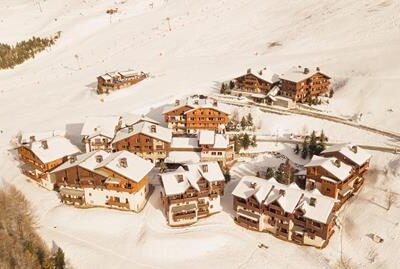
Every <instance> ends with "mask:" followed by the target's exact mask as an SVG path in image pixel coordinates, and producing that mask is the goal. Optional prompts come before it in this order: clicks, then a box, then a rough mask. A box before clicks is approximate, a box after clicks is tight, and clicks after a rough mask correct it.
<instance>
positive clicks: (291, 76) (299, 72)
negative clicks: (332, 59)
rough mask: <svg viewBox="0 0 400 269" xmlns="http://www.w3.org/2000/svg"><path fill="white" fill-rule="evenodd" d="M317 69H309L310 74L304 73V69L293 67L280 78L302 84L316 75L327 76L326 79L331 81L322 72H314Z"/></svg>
mask: <svg viewBox="0 0 400 269" xmlns="http://www.w3.org/2000/svg"><path fill="white" fill-rule="evenodd" d="M314 70H316V69H309V72H308V73H306V74H305V73H304V67H292V68H291V69H289V70H288V71H287V72H285V73H283V74H280V75H279V77H280V78H281V79H284V80H289V81H292V82H296V83H297V82H300V81H303V80H305V79H308V78H310V77H312V76H314V75H316V74H320V75H323V76H325V77H326V78H328V79H330V77H329V76H327V75H325V74H324V73H322V72H320V71H314Z"/></svg>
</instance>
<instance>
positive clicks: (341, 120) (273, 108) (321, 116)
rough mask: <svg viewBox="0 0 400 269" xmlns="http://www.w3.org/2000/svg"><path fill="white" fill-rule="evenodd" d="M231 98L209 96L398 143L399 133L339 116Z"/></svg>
mask: <svg viewBox="0 0 400 269" xmlns="http://www.w3.org/2000/svg"><path fill="white" fill-rule="evenodd" d="M232 97H233V96H230V97H229V96H224V97H221V95H213V96H211V98H213V99H215V100H217V101H218V102H220V103H225V104H228V105H234V106H239V107H245V106H249V105H251V106H254V107H259V108H260V110H261V111H263V112H268V113H274V114H279V115H290V114H296V115H303V116H307V117H313V118H318V119H323V120H328V121H332V122H336V123H340V124H344V125H348V126H352V127H355V128H358V129H362V130H365V131H368V132H372V133H376V134H379V135H383V136H386V137H390V138H393V139H395V140H398V141H399V142H400V134H399V133H395V132H391V131H387V130H382V129H378V128H374V127H370V126H367V125H363V124H359V123H356V122H353V121H350V120H349V119H346V118H343V117H339V116H335V115H328V114H324V113H321V112H318V111H316V110H313V111H312V110H306V109H300V108H294V109H284V108H279V107H276V106H271V105H267V104H260V103H255V102H253V101H250V100H249V101H247V102H241V101H238V100H234V98H232Z"/></svg>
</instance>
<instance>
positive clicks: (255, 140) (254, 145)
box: [251, 135, 257, 147]
mask: <svg viewBox="0 0 400 269" xmlns="http://www.w3.org/2000/svg"><path fill="white" fill-rule="evenodd" d="M251 146H252V147H257V137H256V136H255V135H253V137H252V138H251Z"/></svg>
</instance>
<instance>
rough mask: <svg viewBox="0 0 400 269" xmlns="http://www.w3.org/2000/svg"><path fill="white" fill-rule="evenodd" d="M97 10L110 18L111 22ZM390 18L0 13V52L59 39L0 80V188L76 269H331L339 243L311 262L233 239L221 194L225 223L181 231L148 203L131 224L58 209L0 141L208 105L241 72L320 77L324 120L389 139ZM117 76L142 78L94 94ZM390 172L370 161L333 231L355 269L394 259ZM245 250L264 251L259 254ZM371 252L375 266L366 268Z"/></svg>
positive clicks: (263, 6) (236, 231)
mask: <svg viewBox="0 0 400 269" xmlns="http://www.w3.org/2000/svg"><path fill="white" fill-rule="evenodd" d="M109 8H118V12H117V13H116V14H114V15H112V16H110V15H108V14H106V10H107V9H109ZM399 11H400V2H399V1H398V0H379V1H377V0H363V1H348V0H324V1H314V0H304V1H290V0H284V1H282V0H280V1H279V0H268V1H266V0H202V1H198V0H197V1H196V0H115V1H99V0H69V1H63V0H46V1H44V0H40V1H39V0H36V1H32V0H2V1H1V4H0V42H1V43H9V44H12V43H15V42H18V41H21V40H24V39H28V38H30V37H31V36H33V35H35V36H43V37H45V36H50V35H52V34H54V33H55V32H57V31H61V32H62V33H61V37H60V39H59V40H58V41H57V42H56V44H55V45H54V46H52V47H51V48H49V49H47V50H46V51H44V52H42V53H40V54H38V55H37V56H36V57H35V58H34V59H31V60H29V61H27V62H25V63H24V64H22V65H19V66H17V67H16V68H14V69H13V70H1V71H0V131H1V132H0V150H1V152H0V161H1V162H0V171H1V172H2V173H1V175H0V182H1V181H6V182H9V183H12V184H16V185H17V187H18V188H19V189H21V190H22V191H23V192H24V193H25V194H26V195H27V196H28V198H29V200H31V201H32V203H33V205H34V206H35V209H36V210H37V215H38V217H39V222H40V233H41V235H42V236H43V237H44V239H45V240H46V241H47V242H48V243H49V244H50V243H51V242H52V240H54V241H55V242H56V243H57V244H59V245H60V246H62V248H63V249H64V250H65V252H66V254H67V256H68V257H69V258H70V260H71V262H72V264H73V265H75V266H76V268H94V267H95V266H96V265H97V267H98V265H99V264H101V265H102V266H101V268H128V267H135V268H177V267H179V268H186V267H188V266H189V265H190V267H191V268H206V267H210V268H233V267H236V268H241V267H248V268H266V267H268V268H286V267H287V268H295V267H296V266H298V265H299V264H301V265H302V266H301V267H302V268H332V267H334V266H335V263H336V261H337V260H338V258H339V256H340V236H339V235H340V231H337V233H336V234H335V235H334V237H333V239H332V242H331V244H330V245H329V246H328V248H326V249H324V250H322V251H321V250H316V249H312V248H304V247H299V246H296V245H293V244H288V243H286V242H283V241H280V240H277V239H275V238H273V237H272V236H270V235H268V234H259V233H254V232H250V231H246V230H244V229H242V228H240V227H239V226H237V225H235V224H234V223H233V220H232V218H231V215H230V214H231V213H232V212H231V210H232V209H231V208H232V204H231V203H232V200H231V198H232V197H231V196H230V195H226V196H225V197H224V201H223V206H224V212H222V213H221V214H218V215H216V216H214V217H213V218H209V219H207V220H204V221H201V222H199V223H198V224H196V225H194V226H191V227H189V228H184V229H171V228H169V227H168V226H167V225H166V224H165V219H164V216H163V215H162V212H161V211H160V210H159V207H160V205H159V203H160V201H159V199H158V192H157V190H156V191H155V194H154V195H153V196H152V198H151V201H150V202H149V203H148V205H147V207H146V209H145V211H144V212H143V214H140V215H138V214H133V213H132V214H131V213H124V212H118V211H112V210H105V209H90V210H78V209H75V208H72V207H67V206H64V205H61V204H60V203H59V201H58V199H57V197H56V194H55V193H51V192H47V191H45V190H43V189H40V188H38V187H37V186H35V185H34V184H31V183H29V182H27V181H26V180H25V177H24V176H22V175H21V174H20V172H19V170H18V169H17V167H16V164H17V163H16V161H15V160H13V156H12V155H11V153H10V152H9V151H8V149H9V148H10V147H11V146H10V144H9V141H10V140H11V138H12V137H13V136H15V135H16V134H17V133H18V132H19V131H21V130H24V131H46V130H53V129H63V128H64V126H65V125H66V124H67V125H73V124H75V123H78V122H82V121H83V119H84V118H85V117H86V116H89V115H109V114H122V113H125V112H140V113H147V112H150V115H152V116H153V115H158V114H159V113H160V112H161V111H162V106H164V105H165V104H166V103H168V102H173V100H175V99H176V98H177V97H180V96H182V95H186V94H190V93H195V92H196V93H207V92H213V91H214V92H215V91H217V90H218V88H219V82H220V81H224V80H226V79H229V78H231V77H232V76H234V75H238V74H240V73H243V72H245V70H246V69H247V68H248V67H254V68H261V67H264V66H266V67H267V68H270V69H272V70H273V71H275V72H284V71H286V70H287V69H288V68H290V67H292V66H297V65H299V64H300V65H306V66H320V67H321V69H322V70H323V71H326V72H327V73H328V74H329V75H331V76H332V77H333V79H334V83H338V84H341V85H343V87H341V88H340V89H338V90H337V92H336V93H335V96H334V98H333V99H332V102H331V104H329V105H325V106H324V107H323V108H324V109H326V110H329V111H330V112H331V113H333V114H335V115H345V116H353V115H355V114H359V113H362V115H363V116H362V118H361V123H363V124H366V125H371V126H375V127H379V128H383V129H388V130H391V131H394V132H399V133H400V103H399V100H400V90H399V88H398V87H399V86H398V85H400V56H399V55H400V45H399V44H400V17H399ZM168 21H169V23H170V26H171V31H169V26H168ZM272 42H279V43H280V44H281V45H280V46H272V47H271V46H269V44H271V43H272ZM129 68H134V69H137V70H143V71H145V72H149V73H150V74H151V78H150V79H148V80H145V81H143V82H141V83H139V84H137V85H135V86H134V87H131V88H128V89H124V90H121V91H118V92H115V93H113V94H110V95H108V96H105V95H103V96H99V95H97V94H96V92H95V87H96V77H97V76H98V75H99V74H102V73H104V72H107V71H114V70H123V69H129ZM258 115H260V118H262V121H263V129H264V130H265V131H267V132H274V131H276V130H277V129H281V130H292V131H293V132H298V131H301V129H303V127H304V126H306V127H307V128H308V130H312V129H322V128H324V130H326V131H327V133H328V135H330V136H331V137H332V138H333V139H335V140H340V139H342V140H346V141H349V140H352V141H353V140H354V142H357V143H370V144H379V145H387V144H390V145H393V144H396V145H399V141H394V140H392V139H388V138H386V137H382V136H379V135H376V134H370V133H367V132H363V131H360V130H355V129H354V128H352V127H348V126H342V125H337V124H334V123H327V122H323V121H322V120H316V119H312V120H309V119H308V118H307V117H300V116H298V117H297V116H293V117H292V116H290V117H281V116H277V115H274V114H264V115H263V113H259V114H258ZM269 124H270V125H269ZM399 166H400V159H399V157H398V155H397V156H396V155H392V154H383V153H374V159H373V169H372V171H371V173H370V175H369V178H368V179H367V183H366V186H365V189H363V190H362V192H361V193H360V197H359V199H355V200H354V201H353V202H351V203H350V204H349V205H348V208H347V209H346V211H345V212H346V213H345V216H342V218H343V219H344V221H345V222H346V221H347V222H346V224H345V229H346V227H352V228H348V229H347V230H346V231H344V232H343V238H344V239H343V241H344V245H343V249H344V251H345V252H346V256H347V257H350V258H352V260H353V261H354V263H355V264H357V265H358V266H359V267H360V268H378V267H380V268H396V266H397V260H396V257H395V256H394V255H392V254H393V253H394V252H395V250H396V249H399V248H400V241H399V238H398V236H399V234H400V230H399V216H400V208H399V207H398V206H394V207H393V208H392V209H391V210H390V211H386V210H385V209H382V208H381V206H380V205H382V204H384V203H385V191H386V190H387V189H391V190H393V191H394V192H396V193H400V188H399V184H398V183H399V181H398V180H399V174H400V170H399ZM241 169H242V170H243V169H244V170H246V167H244V168H243V167H242V168H241ZM238 175H239V174H238ZM2 178H3V179H4V180H2ZM236 182H237V181H234V182H232V183H230V184H229V185H228V187H227V190H226V193H227V194H229V193H230V192H231V191H232V190H233V188H234V187H235V184H236ZM350 215H351V218H349V217H348V216H350ZM369 233H379V234H380V235H382V236H383V237H384V238H385V243H384V244H382V245H376V244H375V243H374V242H373V241H372V240H371V239H370V238H368V237H367V236H366V234H369ZM257 242H265V244H266V245H268V246H269V249H268V250H266V251H265V250H259V249H258V248H257ZM371 251H373V252H374V253H377V256H376V261H375V262H373V263H372V262H370V259H369V258H370V255H372V254H369V253H370V252H371ZM99 268H100V267H99Z"/></svg>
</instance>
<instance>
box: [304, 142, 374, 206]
mask: <svg viewBox="0 0 400 269" xmlns="http://www.w3.org/2000/svg"><path fill="white" fill-rule="evenodd" d="M321 155H322V156H313V158H312V159H311V161H310V162H309V163H308V164H306V165H305V168H306V169H307V182H306V188H307V189H310V190H311V189H314V188H316V189H318V190H319V191H320V192H321V193H322V194H323V195H326V196H329V197H332V198H334V199H336V200H337V208H340V207H341V206H342V205H343V203H344V202H345V201H347V200H348V199H349V198H350V197H351V196H352V195H353V194H354V193H355V192H357V191H358V190H359V189H360V187H361V186H362V184H363V183H364V174H365V172H366V171H367V170H368V167H369V162H370V159H371V155H370V154H369V153H368V152H366V151H365V150H363V149H361V148H360V147H358V146H356V145H352V144H340V145H335V146H332V147H330V148H327V149H326V150H324V151H323V152H322V154H321Z"/></svg>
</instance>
